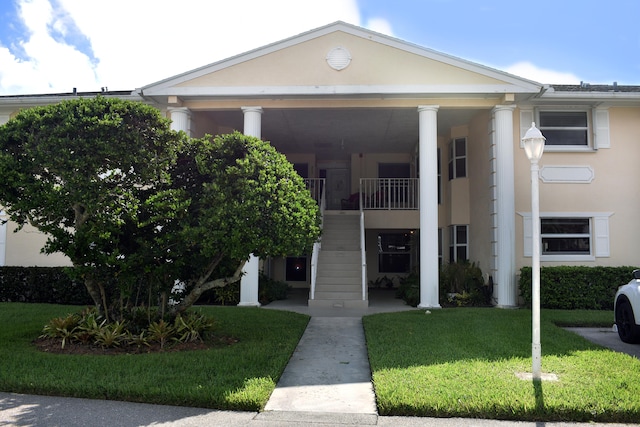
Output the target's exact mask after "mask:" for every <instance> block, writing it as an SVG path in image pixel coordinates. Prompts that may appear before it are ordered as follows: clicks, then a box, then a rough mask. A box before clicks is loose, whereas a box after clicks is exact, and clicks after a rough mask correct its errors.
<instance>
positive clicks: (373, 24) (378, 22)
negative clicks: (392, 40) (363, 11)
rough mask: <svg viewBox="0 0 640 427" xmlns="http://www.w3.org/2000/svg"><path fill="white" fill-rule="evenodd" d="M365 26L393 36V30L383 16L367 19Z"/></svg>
mask: <svg viewBox="0 0 640 427" xmlns="http://www.w3.org/2000/svg"><path fill="white" fill-rule="evenodd" d="M366 27H367V28H368V29H370V30H371V31H376V32H378V33H382V34H386V35H388V36H393V30H392V29H391V24H390V23H389V21H387V20H386V19H383V18H374V19H370V20H369V21H367V24H366Z"/></svg>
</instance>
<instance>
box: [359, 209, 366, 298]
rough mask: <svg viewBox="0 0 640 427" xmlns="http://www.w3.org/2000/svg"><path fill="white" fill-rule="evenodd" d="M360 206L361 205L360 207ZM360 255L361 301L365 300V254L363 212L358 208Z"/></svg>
mask: <svg viewBox="0 0 640 427" xmlns="http://www.w3.org/2000/svg"><path fill="white" fill-rule="evenodd" d="M360 206H362V205H360ZM360 253H361V259H362V301H366V299H367V252H366V249H365V238H364V210H363V209H362V207H361V208H360Z"/></svg>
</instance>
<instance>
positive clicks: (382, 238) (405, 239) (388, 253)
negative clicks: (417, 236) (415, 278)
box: [378, 232, 412, 273]
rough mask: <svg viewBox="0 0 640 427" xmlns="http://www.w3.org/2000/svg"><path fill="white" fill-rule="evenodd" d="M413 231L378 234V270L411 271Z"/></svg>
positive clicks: (386, 271)
mask: <svg viewBox="0 0 640 427" xmlns="http://www.w3.org/2000/svg"><path fill="white" fill-rule="evenodd" d="M411 235H412V234H411V233H410V232H403V233H380V234H378V272H379V273H409V272H410V271H411Z"/></svg>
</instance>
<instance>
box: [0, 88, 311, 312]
mask: <svg viewBox="0 0 640 427" xmlns="http://www.w3.org/2000/svg"><path fill="white" fill-rule="evenodd" d="M0 176H3V177H4V179H5V185H3V186H2V187H1V188H0V203H1V204H2V205H3V206H4V207H5V209H6V210H7V212H8V213H9V215H10V216H11V217H12V219H14V220H15V221H17V222H18V224H20V225H24V224H27V223H30V224H32V225H33V226H35V227H37V228H38V229H39V230H41V231H43V232H45V233H47V234H48V235H49V239H48V241H47V243H46V245H45V247H44V248H43V251H44V252H46V253H52V252H62V253H64V254H66V255H67V256H68V257H69V258H70V259H71V261H72V262H73V265H74V274H75V275H76V276H77V277H82V278H83V279H84V283H85V285H86V287H87V290H88V291H89V294H90V295H91V297H92V298H93V300H94V302H95V304H96V306H97V307H98V308H99V309H100V311H101V312H103V313H105V314H108V313H107V308H109V307H113V306H114V305H118V304H119V305H120V307H119V308H120V309H122V308H123V307H122V306H123V305H136V304H140V303H141V301H140V300H139V299H138V298H137V297H138V296H139V295H141V294H146V295H147V296H149V297H151V296H152V295H158V296H160V299H159V303H160V305H161V306H163V308H164V306H166V304H167V302H168V296H169V294H170V292H171V289H172V288H174V286H175V284H176V283H179V284H182V285H183V288H184V292H183V293H182V294H181V295H174V298H175V301H176V302H175V304H173V305H172V306H171V313H172V314H174V315H175V314H177V313H179V312H182V311H184V310H186V309H187V308H188V307H190V306H191V305H192V304H193V303H194V302H195V301H197V299H198V297H199V296H200V295H201V294H202V293H203V292H204V291H206V290H207V289H211V288H213V287H217V286H224V285H225V284H227V283H230V282H233V281H237V280H239V278H240V274H241V273H240V272H241V269H242V266H243V265H244V262H245V261H246V259H247V258H248V256H249V254H251V253H253V254H256V255H258V256H263V257H264V256H283V255H286V254H291V255H295V254H301V253H304V252H305V251H307V250H309V249H310V247H311V245H312V244H313V242H314V241H315V240H316V239H317V238H318V235H319V233H320V226H319V224H320V220H319V212H318V206H317V204H316V203H315V201H314V200H313V199H312V198H311V196H310V193H309V192H308V191H307V190H306V188H305V185H304V182H303V181H302V179H301V178H300V176H299V175H297V173H296V172H295V171H294V169H293V167H292V165H291V164H290V163H289V162H288V161H287V160H286V158H285V157H284V156H283V155H282V154H280V153H278V152H277V151H276V150H275V149H274V148H273V147H272V146H271V145H270V144H269V143H267V142H263V141H261V140H259V139H257V138H252V137H247V136H244V135H242V134H240V133H233V134H230V135H223V136H218V137H215V138H212V137H205V138H202V139H188V138H186V137H185V135H184V134H183V133H176V132H173V131H171V130H170V129H169V123H168V122H167V121H166V120H165V119H163V118H162V117H160V116H159V114H158V112H157V110H155V109H153V108H151V107H149V106H146V105H143V104H140V103H132V102H126V101H121V100H116V99H106V98H102V97H99V98H95V99H81V100H74V101H69V102H63V103H60V104H56V105H52V106H47V107H40V108H35V109H31V110H25V111H23V112H21V113H20V114H19V115H17V116H16V117H15V118H13V119H12V120H10V121H9V122H8V123H7V124H6V125H4V126H2V127H0ZM113 282H115V283H116V285H117V286H116V289H117V290H118V291H119V292H117V293H111V294H109V292H106V290H105V289H106V288H107V286H106V285H107V284H108V283H113ZM150 302H151V301H149V303H150Z"/></svg>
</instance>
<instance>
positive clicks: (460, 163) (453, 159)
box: [449, 138, 467, 180]
mask: <svg viewBox="0 0 640 427" xmlns="http://www.w3.org/2000/svg"><path fill="white" fill-rule="evenodd" d="M466 176H467V138H456V139H454V140H452V141H451V142H450V143H449V179H450V180H452V179H454V178H464V177H466Z"/></svg>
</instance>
